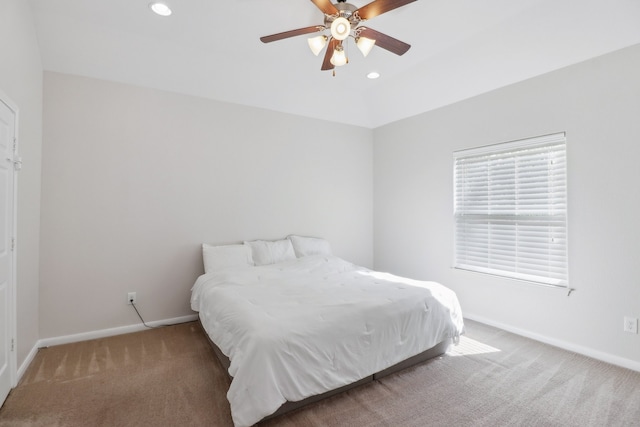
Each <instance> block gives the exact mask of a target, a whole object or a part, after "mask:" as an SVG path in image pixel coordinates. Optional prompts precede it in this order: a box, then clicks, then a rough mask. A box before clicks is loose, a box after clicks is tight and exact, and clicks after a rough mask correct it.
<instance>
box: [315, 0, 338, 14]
mask: <svg viewBox="0 0 640 427" xmlns="http://www.w3.org/2000/svg"><path fill="white" fill-rule="evenodd" d="M311 1H312V2H313V4H315V5H316V6H318V9H320V10H321V11H322V13H324V14H325V15H337V14H338V13H339V11H338V9H337V8H336V7H335V6H334V5H333V3H331V1H330V0H311Z"/></svg>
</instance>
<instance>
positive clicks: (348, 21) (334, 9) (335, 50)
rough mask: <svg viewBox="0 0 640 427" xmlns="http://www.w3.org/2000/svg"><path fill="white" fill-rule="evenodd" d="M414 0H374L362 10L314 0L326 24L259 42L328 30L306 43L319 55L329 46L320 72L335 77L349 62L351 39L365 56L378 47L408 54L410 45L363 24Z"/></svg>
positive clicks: (343, 2) (341, 0)
mask: <svg viewBox="0 0 640 427" xmlns="http://www.w3.org/2000/svg"><path fill="white" fill-rule="evenodd" d="M414 1H416V0H374V1H372V2H371V3H368V4H366V5H364V6H362V7H361V8H357V7H356V6H354V5H352V4H350V3H347V2H346V0H337V3H335V4H334V3H332V2H331V0H311V2H312V3H313V4H315V5H316V6H317V7H318V9H320V10H321V11H322V13H324V25H314V26H311V27H305V28H299V29H297V30H291V31H285V32H283V33H277V34H272V35H270V36H264V37H260V40H261V41H262V42H263V43H271V42H274V41H277V40H282V39H286V38H289V37H295V36H300V35H303V34H310V33H317V32H325V31H326V30H329V34H322V35H319V36H316V37H311V38H309V39H308V40H307V42H308V43H309V48H310V49H311V51H312V52H313V54H314V55H316V56H318V55H319V54H320V52H321V51H322V49H324V47H325V46H327V45H328V46H327V51H326V52H325V55H324V60H323V62H322V67H321V70H334V72H333V75H334V76H335V67H340V66H342V65H345V64H348V63H349V58H347V55H346V53H345V51H344V45H343V41H344V40H347V39H348V38H349V37H353V38H354V40H355V42H356V46H357V47H358V50H360V52H362V55H364V56H365V57H366V56H367V55H368V54H369V52H371V49H373V47H374V46H379V47H381V48H383V49H385V50H388V51H389V52H391V53H394V54H396V55H403V54H404V53H406V52H407V51H408V50H409V48H410V47H411V45H409V44H407V43H404V42H402V41H400V40H398V39H394V38H393V37H391V36H388V35H386V34H383V33H380V32H378V31H376V30H373V29H371V28H368V27H364V26H361V25H360V24H361V23H363V22H364V21H366V20H368V19H371V18H374V17H376V16H378V15H382V14H383V13H386V12H389V11H391V10H394V9H397V8H399V7H401V6H404V5H406V4H409V3H413V2H414Z"/></svg>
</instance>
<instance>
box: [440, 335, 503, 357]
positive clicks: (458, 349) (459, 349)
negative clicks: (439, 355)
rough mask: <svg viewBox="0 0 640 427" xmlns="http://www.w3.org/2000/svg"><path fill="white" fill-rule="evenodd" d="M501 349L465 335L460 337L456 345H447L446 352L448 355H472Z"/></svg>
mask: <svg viewBox="0 0 640 427" xmlns="http://www.w3.org/2000/svg"><path fill="white" fill-rule="evenodd" d="M499 351H501V350H500V349H498V348H495V347H491V346H490V345H487V344H483V343H481V342H480V341H476V340H474V339H471V338H468V337H465V336H464V335H463V336H461V337H460V343H459V344H458V345H452V346H451V347H449V350H448V351H447V354H448V355H449V356H472V355H474V354H485V353H497V352H499Z"/></svg>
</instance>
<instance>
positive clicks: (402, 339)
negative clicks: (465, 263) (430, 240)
mask: <svg viewBox="0 0 640 427" xmlns="http://www.w3.org/2000/svg"><path fill="white" fill-rule="evenodd" d="M191 307H192V309H193V310H195V311H198V312H199V315H200V319H201V321H202V325H203V326H204V329H205V330H206V332H207V333H208V334H209V336H210V337H211V339H212V340H213V341H214V342H215V343H216V344H217V345H218V346H219V347H220V349H221V350H222V352H223V353H224V354H225V355H227V356H228V357H229V358H230V359H231V366H230V367H229V374H230V375H231V376H232V377H233V380H232V382H231V386H230V388H229V392H228V393H227V398H228V400H229V403H230V404H231V413H232V416H233V422H234V424H235V425H236V426H238V427H240V426H249V425H252V424H254V423H256V422H257V421H259V420H260V419H262V418H263V417H265V416H267V415H270V414H272V413H273V412H274V411H275V410H277V409H278V408H279V407H280V405H282V404H283V403H284V402H285V401H298V400H302V399H304V398H306V397H308V396H312V395H316V394H320V393H323V392H326V391H328V390H332V389H335V388H338V387H341V386H344V385H346V384H350V383H352V382H355V381H357V380H360V379H362V378H364V377H366V376H369V375H371V374H373V373H375V372H378V371H381V370H383V369H385V368H388V367H390V366H392V365H394V364H396V363H398V362H400V361H402V360H404V359H406V358H408V357H411V356H414V355H416V354H418V353H420V352H422V351H424V350H426V349H428V348H430V347H433V346H434V345H435V344H437V343H439V342H441V341H443V340H444V339H448V338H453V339H454V340H455V339H457V337H458V336H459V334H460V333H462V329H463V320H462V313H461V311H460V305H459V303H458V299H457V297H456V295H455V293H454V292H453V291H451V290H450V289H448V288H446V287H444V286H442V285H440V284H438V283H435V282H421V281H416V280H410V279H405V278H401V277H397V276H393V275H391V274H386V273H378V272H374V271H371V270H368V269H365V268H363V267H358V266H355V265H353V264H351V263H348V262H346V261H344V260H342V259H340V258H336V257H326V256H310V257H304V258H299V259H297V260H293V261H286V262H283V263H279V264H272V265H268V266H261V267H248V268H244V269H228V270H224V271H220V272H216V273H209V274H204V275H202V276H200V277H199V278H198V280H197V281H196V283H195V285H194V287H193V289H192V296H191Z"/></svg>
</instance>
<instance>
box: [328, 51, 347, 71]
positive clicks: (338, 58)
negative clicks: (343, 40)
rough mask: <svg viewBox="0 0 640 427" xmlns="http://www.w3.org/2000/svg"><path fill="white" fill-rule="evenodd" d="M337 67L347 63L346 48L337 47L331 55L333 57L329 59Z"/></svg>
mask: <svg viewBox="0 0 640 427" xmlns="http://www.w3.org/2000/svg"><path fill="white" fill-rule="evenodd" d="M329 62H331V63H332V64H333V65H335V66H336V67H341V66H343V65H344V64H346V63H347V55H345V53H344V49H342V47H337V48H336V49H335V50H334V51H333V55H331V59H330V60H329Z"/></svg>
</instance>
